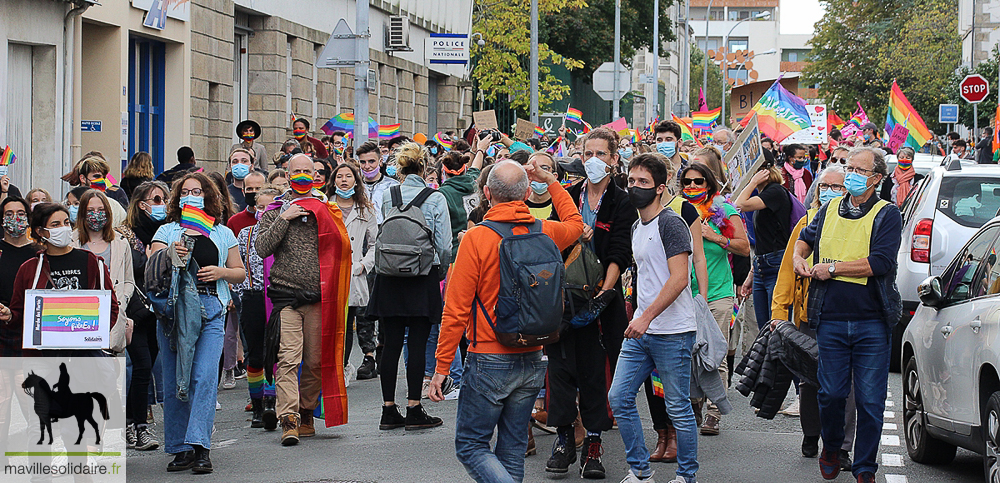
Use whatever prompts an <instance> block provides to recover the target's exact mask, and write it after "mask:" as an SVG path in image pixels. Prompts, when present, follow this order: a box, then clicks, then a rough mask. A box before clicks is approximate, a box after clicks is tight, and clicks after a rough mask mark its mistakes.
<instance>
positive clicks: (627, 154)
mask: <svg viewBox="0 0 1000 483" xmlns="http://www.w3.org/2000/svg"><path fill="white" fill-rule="evenodd" d="M618 155H619V156H621V157H622V159H626V160H627V159H629V158H631V157H632V148H620V149H618Z"/></svg>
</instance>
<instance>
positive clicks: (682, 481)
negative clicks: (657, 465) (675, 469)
mask: <svg viewBox="0 0 1000 483" xmlns="http://www.w3.org/2000/svg"><path fill="white" fill-rule="evenodd" d="M642 481H646V480H642ZM670 483H695V481H694V480H688V479H686V478H684V477H683V476H680V475H677V476H675V477H674V479H672V480H670Z"/></svg>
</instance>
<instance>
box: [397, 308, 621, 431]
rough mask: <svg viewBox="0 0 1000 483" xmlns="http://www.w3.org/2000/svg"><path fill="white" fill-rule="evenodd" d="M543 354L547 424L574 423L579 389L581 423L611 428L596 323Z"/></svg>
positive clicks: (604, 362) (568, 333)
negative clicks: (546, 360)
mask: <svg viewBox="0 0 1000 483" xmlns="http://www.w3.org/2000/svg"><path fill="white" fill-rule="evenodd" d="M545 353H546V354H547V355H548V356H549V383H548V384H549V386H548V390H547V391H546V392H545V394H546V396H547V397H548V400H549V401H548V408H549V417H548V424H549V425H550V426H555V427H560V426H569V425H571V424H573V421H575V420H576V413H577V407H576V396H577V390H579V393H580V417H581V418H582V419H583V426H584V427H586V428H587V429H588V430H590V431H607V430H609V429H611V409H610V408H609V406H608V374H609V373H608V364H609V362H608V358H607V356H606V355H605V352H604V347H603V346H602V345H601V332H600V328H599V327H598V325H597V323H592V324H590V325H588V326H586V327H581V328H579V329H567V330H565V331H563V332H562V334H561V335H560V338H559V342H556V343H554V344H549V345H548V346H546V347H545ZM411 356H412V354H411Z"/></svg>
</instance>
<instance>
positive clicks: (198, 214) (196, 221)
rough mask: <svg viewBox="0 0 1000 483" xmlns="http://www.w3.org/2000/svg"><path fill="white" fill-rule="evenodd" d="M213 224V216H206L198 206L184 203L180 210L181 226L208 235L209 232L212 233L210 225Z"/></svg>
mask: <svg viewBox="0 0 1000 483" xmlns="http://www.w3.org/2000/svg"><path fill="white" fill-rule="evenodd" d="M214 224H215V218H212V217H211V216H208V213H205V212H204V211H202V210H201V209H200V208H195V207H194V206H191V205H184V209H183V210H181V228H187V229H191V230H194V231H196V232H198V233H201V234H202V235H204V236H208V235H209V233H212V225H214Z"/></svg>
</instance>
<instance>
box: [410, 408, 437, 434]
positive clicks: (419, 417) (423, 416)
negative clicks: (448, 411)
mask: <svg viewBox="0 0 1000 483" xmlns="http://www.w3.org/2000/svg"><path fill="white" fill-rule="evenodd" d="M442 423H443V421H441V418H437V417H434V416H429V415H428V414H427V412H426V411H424V406H423V405H422V404H417V405H416V406H407V408H406V430H407V431H409V430H411V429H427V428H435V427H438V426H440V425H441V424H442Z"/></svg>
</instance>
